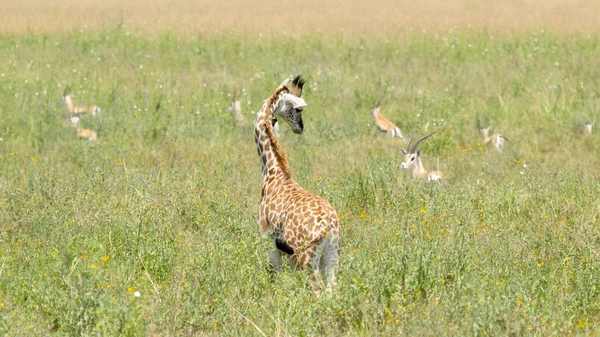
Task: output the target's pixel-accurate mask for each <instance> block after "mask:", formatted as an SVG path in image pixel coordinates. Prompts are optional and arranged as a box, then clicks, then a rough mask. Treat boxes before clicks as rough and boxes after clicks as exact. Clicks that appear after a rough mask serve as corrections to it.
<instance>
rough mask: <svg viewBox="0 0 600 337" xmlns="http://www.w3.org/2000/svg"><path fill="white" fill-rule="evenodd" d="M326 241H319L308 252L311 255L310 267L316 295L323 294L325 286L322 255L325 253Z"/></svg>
mask: <svg viewBox="0 0 600 337" xmlns="http://www.w3.org/2000/svg"><path fill="white" fill-rule="evenodd" d="M324 247H325V246H324V242H320V243H318V244H317V245H316V246H314V247H311V248H310V252H308V254H309V256H310V263H309V269H310V272H311V276H312V290H313V294H314V295H315V297H319V296H320V295H321V289H322V288H323V285H324V284H323V276H322V275H321V271H320V266H321V257H322V255H323V248H324Z"/></svg>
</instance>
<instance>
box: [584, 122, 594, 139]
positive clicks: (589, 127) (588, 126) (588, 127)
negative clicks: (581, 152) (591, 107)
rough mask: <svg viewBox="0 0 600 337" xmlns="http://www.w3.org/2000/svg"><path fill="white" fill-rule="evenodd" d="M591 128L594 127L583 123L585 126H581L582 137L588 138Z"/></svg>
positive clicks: (592, 124)
mask: <svg viewBox="0 0 600 337" xmlns="http://www.w3.org/2000/svg"><path fill="white" fill-rule="evenodd" d="M592 126H594V123H590V122H585V125H584V126H583V135H584V136H590V135H591V134H592Z"/></svg>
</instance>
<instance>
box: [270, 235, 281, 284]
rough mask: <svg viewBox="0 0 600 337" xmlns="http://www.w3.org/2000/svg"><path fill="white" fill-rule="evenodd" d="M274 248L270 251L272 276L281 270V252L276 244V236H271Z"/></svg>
mask: <svg viewBox="0 0 600 337" xmlns="http://www.w3.org/2000/svg"><path fill="white" fill-rule="evenodd" d="M271 240H272V243H273V250H272V251H270V252H269V273H270V274H271V277H272V276H274V275H275V274H276V273H278V272H279V271H280V270H281V252H279V250H278V249H277V248H276V246H275V238H274V237H271Z"/></svg>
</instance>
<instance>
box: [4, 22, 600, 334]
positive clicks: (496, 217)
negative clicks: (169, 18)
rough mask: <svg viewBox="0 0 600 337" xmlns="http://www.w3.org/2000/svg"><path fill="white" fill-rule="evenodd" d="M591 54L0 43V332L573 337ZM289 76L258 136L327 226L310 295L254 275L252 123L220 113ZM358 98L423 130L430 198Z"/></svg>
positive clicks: (26, 39)
mask: <svg viewBox="0 0 600 337" xmlns="http://www.w3.org/2000/svg"><path fill="white" fill-rule="evenodd" d="M599 52H600V45H599V40H598V37H597V36H592V37H588V36H586V35H572V36H569V37H568V38H564V37H558V36H555V35H551V34H548V33H541V32H539V31H538V32H536V33H533V32H532V33H522V34H515V35H507V36H499V37H490V36H489V34H486V33H485V32H472V31H471V32H469V31H462V32H454V33H449V34H444V35H434V34H421V33H415V34H412V35H410V34H409V35H407V36H402V37H396V36H388V37H387V38H378V39H369V38H367V37H364V38H361V37H360V36H345V35H343V34H337V35H336V34H333V35H331V34H329V35H325V34H323V35H321V34H314V35H310V34H309V35H307V36H305V37H302V38H292V37H287V38H285V37H283V38H279V39H269V40H260V39H249V38H240V37H237V36H236V35H229V34H222V35H219V34H217V35H195V36H191V37H185V38H184V37H180V36H178V35H175V34H174V33H169V32H164V33H161V34H159V35H158V36H156V37H147V36H141V35H136V34H134V33H127V32H125V31H122V30H104V31H97V32H89V31H82V32H80V31H73V32H71V33H68V34H56V35H54V34H50V35H47V34H42V33H33V32H30V33H28V34H23V35H14V36H13V35H8V36H4V37H2V38H0V59H2V60H5V62H2V63H1V64H0V75H1V76H0V87H1V88H2V90H0V116H1V119H0V137H2V139H3V140H2V142H1V143H0V198H1V199H0V223H1V224H2V225H1V226H0V334H3V335H109V336H114V335H119V334H122V335H161V336H162V335H243V336H247V335H263V334H264V335H269V336H270V335H294V336H295V335H298V336H305V335H336V336H339V335H396V334H406V335H483V334H491V335H515V336H521V335H538V334H539V335H549V334H561V335H564V334H581V335H595V334H597V333H598V331H599V330H600V327H599V325H598V321H597V317H598V315H599V314H600V279H598V272H599V269H600V262H599V259H598V258H599V254H600V236H599V235H598V233H599V230H598V223H597V222H598V218H599V215H600V214H599V209H600V208H599V207H600V204H599V201H598V195H599V192H600V183H599V180H598V178H599V176H598V175H599V171H598V165H599V164H600V159H599V158H600V156H599V151H598V147H597V142H598V141H597V139H598V137H597V135H596V134H593V135H592V136H591V137H588V138H584V137H582V132H581V131H582V129H583V123H584V122H585V121H586V120H588V119H589V120H597V119H598V117H599V116H598V104H599V89H600V83H599V82H598V81H599V78H600V76H599V75H600V67H598V60H597V55H598V53H599ZM297 73H302V74H303V75H304V76H305V77H306V78H307V80H308V81H307V85H306V86H305V99H306V101H307V103H308V107H307V108H306V109H305V126H306V129H305V133H304V134H303V135H301V136H298V135H294V134H292V132H291V131H290V130H289V128H284V130H283V132H282V133H283V135H282V140H281V142H282V145H283V147H284V150H285V151H286V152H287V153H288V156H289V158H290V164H291V166H292V170H293V172H294V176H295V178H296V180H297V181H298V182H299V183H300V184H301V185H303V186H304V187H306V188H307V189H308V190H310V191H314V192H316V193H318V194H320V195H322V196H324V197H325V198H326V199H328V200H329V201H330V203H331V204H332V205H333V206H334V207H335V208H336V209H337V210H338V213H339V214H340V216H341V218H342V221H343V247H342V261H341V270H340V272H339V286H338V288H337V289H336V292H335V296H334V297H333V298H332V299H326V298H320V299H314V298H313V296H312V293H311V291H310V286H309V283H308V280H309V276H308V275H307V274H306V273H303V272H298V273H290V272H287V271H286V272H283V273H281V274H280V275H279V276H278V277H277V278H276V279H275V280H274V281H272V282H271V280H270V279H269V277H268V275H267V273H266V254H267V252H268V250H269V243H268V242H266V241H264V240H262V239H260V238H259V235H258V231H257V225H256V221H255V220H256V213H257V209H256V208H257V203H258V198H259V193H260V188H261V177H260V168H259V161H258V158H257V155H256V150H255V145H254V143H253V138H252V126H251V125H250V124H248V125H238V124H236V122H235V116H234V114H233V113H229V112H228V111H227V109H226V106H227V105H228V104H229V102H230V101H231V97H230V94H231V93H233V92H234V91H236V90H243V92H244V96H243V100H244V102H243V108H244V109H245V110H246V111H247V114H248V119H250V118H251V114H250V113H249V111H251V110H256V109H258V108H259V107H260V106H261V104H262V101H263V100H264V99H265V98H267V97H268V96H269V95H270V94H271V93H272V91H273V90H274V88H275V87H276V86H277V85H278V84H279V83H280V82H281V81H282V80H283V78H285V77H286V76H289V75H291V74H297ZM67 84H72V85H73V89H72V91H73V94H74V95H75V100H76V102H78V103H80V104H99V105H100V106H101V107H102V109H103V112H102V115H101V117H99V118H92V117H91V116H86V117H84V118H83V119H82V124H83V126H84V127H86V128H92V129H94V130H97V131H99V141H98V142H97V143H91V142H87V141H81V140H79V139H77V137H76V136H75V134H74V132H73V130H72V129H70V127H69V122H68V120H67V118H66V115H67V114H66V109H65V108H64V107H63V106H62V105H61V103H60V97H61V94H62V90H63V88H64V87H65V86H66V85H67ZM376 100H381V101H382V112H383V114H384V115H385V116H387V117H388V118H390V119H391V120H393V121H397V122H399V124H400V126H401V128H402V130H403V132H404V134H405V135H410V133H411V132H413V131H414V132H416V133H417V134H419V135H420V134H424V133H425V130H424V125H425V124H426V122H428V121H429V122H430V128H429V131H431V130H433V129H435V130H437V131H438V134H436V135H435V136H434V137H432V138H431V139H430V140H428V141H426V142H424V143H423V145H422V149H423V157H424V162H425V165H426V167H427V168H436V167H438V166H439V167H440V169H442V170H444V171H445V172H446V174H447V177H448V182H447V183H445V184H427V183H425V182H411V181H409V180H408V179H407V177H406V175H405V172H402V171H401V170H400V168H399V167H400V163H401V161H402V156H401V155H400V148H401V147H403V146H404V143H403V142H402V141H399V140H391V139H389V138H388V137H387V136H385V135H384V134H382V133H379V132H377V131H376V130H375V129H374V125H373V121H372V119H371V116H370V106H371V104H372V103H373V102H374V101H376ZM434 121H435V124H436V126H434ZM486 124H493V126H494V130H495V131H497V132H500V133H502V134H504V135H505V136H507V137H508V139H510V142H509V143H508V149H507V151H506V152H505V153H503V154H502V155H499V154H497V153H495V152H493V151H492V149H491V148H488V147H485V146H484V145H483V144H481V143H480V140H479V138H478V133H477V126H478V125H486ZM138 292H139V293H138ZM136 295H139V296H136Z"/></svg>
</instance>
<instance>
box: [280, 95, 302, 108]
mask: <svg viewBox="0 0 600 337" xmlns="http://www.w3.org/2000/svg"><path fill="white" fill-rule="evenodd" d="M283 101H284V102H285V103H288V104H290V105H291V106H292V107H293V108H294V109H298V108H303V107H305V106H307V104H306V102H305V101H304V100H303V99H302V98H300V97H297V96H294V95H292V94H283Z"/></svg>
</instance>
